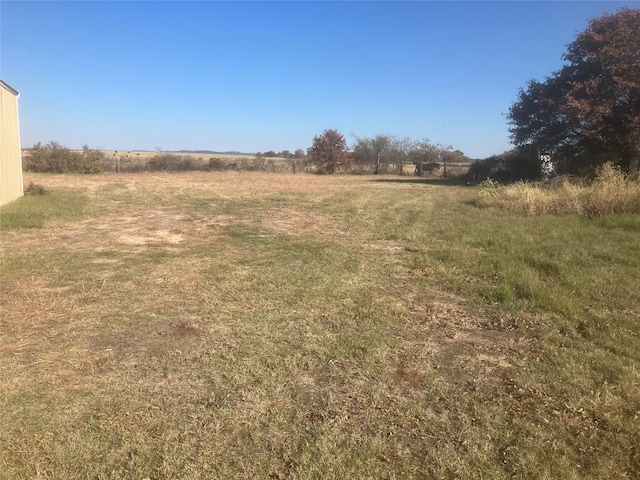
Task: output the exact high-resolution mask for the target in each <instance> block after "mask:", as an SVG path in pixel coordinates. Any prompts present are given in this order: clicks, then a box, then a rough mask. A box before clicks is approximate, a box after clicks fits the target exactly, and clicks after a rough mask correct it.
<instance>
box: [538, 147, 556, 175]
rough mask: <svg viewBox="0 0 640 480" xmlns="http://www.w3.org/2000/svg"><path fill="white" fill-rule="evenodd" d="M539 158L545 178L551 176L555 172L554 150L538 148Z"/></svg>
mask: <svg viewBox="0 0 640 480" xmlns="http://www.w3.org/2000/svg"><path fill="white" fill-rule="evenodd" d="M538 160H540V171H541V172H542V176H543V178H549V177H550V176H551V175H552V174H553V171H554V169H553V152H550V151H544V152H543V151H540V150H538Z"/></svg>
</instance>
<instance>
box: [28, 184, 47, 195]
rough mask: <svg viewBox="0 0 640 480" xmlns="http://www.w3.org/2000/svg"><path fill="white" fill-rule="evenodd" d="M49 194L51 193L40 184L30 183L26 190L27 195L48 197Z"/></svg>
mask: <svg viewBox="0 0 640 480" xmlns="http://www.w3.org/2000/svg"><path fill="white" fill-rule="evenodd" d="M47 193H49V192H47V189H46V188H44V187H43V186H42V185H40V184H39V183H33V182H29V185H27V186H26V187H25V189H24V194H25V195H46V194H47Z"/></svg>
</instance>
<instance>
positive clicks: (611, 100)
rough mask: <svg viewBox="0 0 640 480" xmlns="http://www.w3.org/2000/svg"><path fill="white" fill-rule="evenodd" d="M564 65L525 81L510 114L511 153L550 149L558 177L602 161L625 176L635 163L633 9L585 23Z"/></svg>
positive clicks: (636, 31) (638, 106)
mask: <svg viewBox="0 0 640 480" xmlns="http://www.w3.org/2000/svg"><path fill="white" fill-rule="evenodd" d="M563 59H564V60H565V62H566V64H565V65H564V66H563V67H562V68H561V69H560V70H558V71H557V72H554V73H553V74H552V75H551V76H550V77H548V78H547V79H546V80H545V81H543V82H539V81H537V80H530V81H529V82H528V84H527V88H526V90H520V92H519V93H518V98H517V100H516V102H515V103H514V104H513V105H512V106H511V108H510V110H509V115H508V118H509V121H510V123H511V125H512V128H511V129H510V131H511V138H512V141H513V143H514V144H515V145H516V146H518V147H522V146H527V147H534V148H537V149H540V150H554V151H555V152H557V154H558V155H557V156H556V158H559V159H560V164H559V165H558V166H559V167H560V169H561V170H564V171H569V172H580V171H583V170H585V169H589V168H593V167H595V166H598V165H600V164H602V163H604V162H607V161H613V162H614V163H616V164H617V165H619V166H620V167H621V168H622V169H623V170H625V171H629V170H630V169H631V168H634V165H637V160H638V157H639V156H640V10H638V9H629V8H623V9H620V10H618V11H617V12H616V13H607V14H605V15H603V16H602V17H599V18H595V19H592V20H591V21H590V22H589V25H588V27H587V28H586V29H585V30H584V31H583V32H581V33H579V34H578V35H577V37H576V39H575V40H574V41H573V42H572V43H571V44H569V45H568V47H567V52H566V53H565V54H564V56H563Z"/></svg>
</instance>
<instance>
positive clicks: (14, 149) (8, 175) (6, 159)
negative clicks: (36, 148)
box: [0, 80, 24, 205]
mask: <svg viewBox="0 0 640 480" xmlns="http://www.w3.org/2000/svg"><path fill="white" fill-rule="evenodd" d="M19 96H20V92H18V91H17V90H16V89H15V88H13V87H12V86H11V85H9V84H8V83H5V82H3V81H2V80H0V205H5V204H7V203H9V202H11V201H12V200H15V199H16V198H19V197H21V196H22V195H23V193H24V189H23V184H22V150H21V149H20V123H19V120H18V97H19Z"/></svg>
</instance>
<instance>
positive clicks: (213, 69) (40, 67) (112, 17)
mask: <svg viewBox="0 0 640 480" xmlns="http://www.w3.org/2000/svg"><path fill="white" fill-rule="evenodd" d="M623 6H629V7H632V8H640V2H638V1H636V2H633V1H627V2H614V1H591V2H577V1H570V2H556V1H547V2H515V1H514V2H507V1H502V2H482V1H475V2H456V1H449V2H445V1H440V2H418V1H414V2H326V1H323V2H308V1H298V2H273V1H261V2H242V1H236V2H213V1H199V2H184V1H182V2H171V1H162V2H158V1H142V2H131V1H112V2H97V1H85V2H80V1H77V2H52V1H47V2H30V1H26V2H25V1H21V2H13V1H8V0H2V1H1V2H0V27H1V29H0V76H1V77H2V79H3V80H5V81H6V82H8V83H9V84H11V85H12V86H13V87H14V88H16V89H17V90H19V91H20V92H21V96H20V121H21V136H22V145H23V147H30V146H32V145H33V144H34V143H36V142H39V141H40V142H43V143H46V142H48V141H50V140H55V141H57V142H59V143H61V144H62V145H64V146H67V147H70V148H80V147H81V146H82V145H83V144H85V143H86V144H89V146H91V147H95V148H102V149H104V150H115V149H117V150H133V149H138V150H154V149H157V148H161V149H162V150H167V151H172V150H183V149H192V150H197V149H202V150H204V149H207V150H216V151H242V152H256V151H268V150H275V151H281V150H285V149H287V150H291V151H294V150H295V149H297V148H302V149H305V150H306V149H307V148H308V147H310V146H311V143H312V141H313V137H314V136H315V135H318V134H320V133H322V131H324V130H325V129H328V128H332V129H337V130H338V131H340V132H341V133H342V134H343V135H344V136H345V137H346V138H347V140H348V141H349V143H350V144H352V143H353V139H354V138H353V135H357V136H359V137H372V136H374V135H376V134H378V133H387V134H391V135H396V136H398V137H410V138H412V139H424V138H428V139H429V140H431V141H432V142H433V143H439V144H442V145H447V146H448V145H451V146H453V148H455V149H459V150H462V151H463V152H464V153H465V154H466V155H468V156H470V157H472V158H483V157H486V156H489V155H491V154H494V153H500V152H503V151H505V150H508V149H510V148H511V145H510V143H509V132H508V123H507V119H506V116H505V114H506V112H507V111H508V109H509V106H510V105H511V104H512V103H513V101H514V100H515V98H516V95H517V93H518V89H519V88H522V87H525V86H526V82H527V80H529V79H531V78H537V79H540V80H542V79H544V77H545V76H547V75H550V74H551V73H552V72H553V71H554V70H557V69H558V68H560V66H561V65H562V54H563V53H564V52H565V50H566V45H567V44H568V43H570V42H571V41H573V39H574V38H575V35H576V34H577V33H578V32H579V31H581V30H583V29H584V28H585V27H586V26H587V23H588V20H589V19H590V18H593V17H596V16H600V15H601V14H602V13H604V12H607V11H609V12H613V11H615V10H617V9H618V8H620V7H623Z"/></svg>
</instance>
